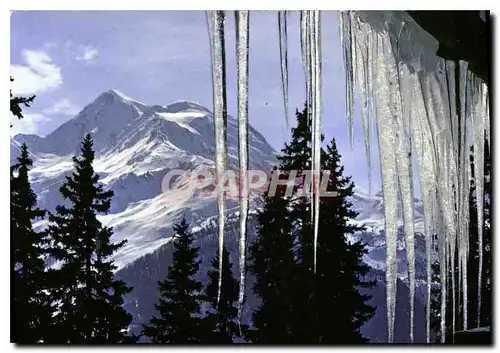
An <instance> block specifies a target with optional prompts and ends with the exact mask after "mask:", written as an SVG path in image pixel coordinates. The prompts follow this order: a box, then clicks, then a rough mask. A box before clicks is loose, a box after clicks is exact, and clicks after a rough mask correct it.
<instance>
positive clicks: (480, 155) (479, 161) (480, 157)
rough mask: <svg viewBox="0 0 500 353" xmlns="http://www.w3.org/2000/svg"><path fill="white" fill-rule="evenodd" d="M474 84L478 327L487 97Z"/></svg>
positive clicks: (478, 319)
mask: <svg viewBox="0 0 500 353" xmlns="http://www.w3.org/2000/svg"><path fill="white" fill-rule="evenodd" d="M477 80H478V79H476V80H475V82H474V88H473V89H474V91H473V95H474V96H473V99H474V100H475V104H474V113H473V119H474V180H475V185H476V204H477V232H478V251H479V269H478V275H477V291H478V292H477V327H479V326H480V317H481V294H482V293H481V292H482V286H481V285H482V267H483V226H484V225H483V222H484V221H483V212H484V210H483V206H484V125H485V124H484V120H485V109H484V107H485V106H486V95H485V94H483V89H482V87H483V86H482V84H481V83H478V82H477Z"/></svg>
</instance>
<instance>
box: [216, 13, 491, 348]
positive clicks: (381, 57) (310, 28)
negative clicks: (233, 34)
mask: <svg viewBox="0 0 500 353" xmlns="http://www.w3.org/2000/svg"><path fill="white" fill-rule="evenodd" d="M208 18H209V28H210V38H211V53H212V71H213V87H214V121H215V130H216V131H215V135H216V139H215V140H216V166H217V174H218V175H219V173H221V172H223V170H224V169H225V161H226V158H227V157H226V153H227V151H226V147H225V145H224V142H225V138H224V137H225V131H226V123H225V121H226V97H225V61H224V26H223V22H224V12H223V11H210V12H209V13H208ZM247 19H248V18H247V17H245V15H243V14H239V15H238V16H237V28H238V39H237V48H238V49H237V56H238V61H237V62H238V108H239V112H238V114H239V123H240V167H242V166H243V165H244V164H245V163H246V161H245V160H246V158H247V156H246V154H245V153H246V152H245V148H244V146H242V145H244V144H246V139H245V136H244V135H245V132H244V131H245V130H244V128H243V127H242V126H241V125H245V124H247V120H246V119H247V116H246V107H247V104H248V101H247V97H246V89H247V88H246V87H247V84H248V69H247V68H248V62H247V60H248V37H247V36H248V22H246V21H247ZM339 19H340V34H341V42H342V50H343V58H344V64H345V74H346V89H347V100H346V105H347V119H348V127H349V128H348V130H349V131H348V134H349V139H350V143H351V147H353V119H354V103H355V101H354V96H355V94H354V93H355V91H357V93H358V98H359V102H360V103H361V116H362V119H363V130H364V134H365V151H366V154H367V161H368V170H370V169H371V166H370V136H369V130H370V124H371V122H372V121H373V120H374V121H375V124H376V127H377V131H378V140H379V155H380V163H381V174H382V188H383V199H384V215H385V234H386V244H387V245H386V249H387V250H386V282H387V283H386V285H387V319H388V336H387V338H388V342H393V338H394V318H395V310H396V280H397V277H396V276H397V262H396V260H397V259H396V250H397V247H396V245H397V244H396V240H397V230H398V197H401V200H402V211H403V224H404V233H405V243H406V251H407V258H408V264H409V266H408V278H409V289H410V291H409V300H410V310H411V312H410V323H409V327H410V339H411V340H413V317H414V313H413V309H414V297H415V252H414V241H415V240H414V224H413V218H414V215H413V214H414V209H413V184H412V183H413V175H412V152H413V153H415V154H416V160H417V162H418V165H419V180H420V186H421V194H422V202H423V208H424V222H425V233H426V234H425V237H426V251H427V255H426V258H427V268H426V271H427V283H428V288H427V300H426V307H427V308H426V309H427V315H426V326H427V327H426V332H427V342H429V337H430V329H429V325H430V322H429V320H430V316H429V309H430V282H431V281H430V280H431V267H430V263H431V260H432V257H431V252H432V247H433V237H434V235H435V234H437V243H438V244H437V245H438V256H439V264H440V281H441V323H440V326H441V340H442V341H443V342H444V340H445V329H446V315H445V312H446V296H447V295H449V294H448V293H447V288H446V284H447V282H448V281H449V280H451V284H452V286H453V287H454V286H455V285H456V283H455V282H456V278H455V275H454V271H451V273H452V276H451V278H448V275H447V274H448V270H449V268H448V266H451V267H454V266H455V263H454V262H455V253H456V252H458V264H457V265H458V267H459V278H458V285H459V287H461V288H459V289H461V290H462V291H461V298H460V299H461V300H462V302H463V303H462V305H461V307H462V313H463V316H464V320H463V328H464V329H466V328H467V319H466V318H467V266H466V265H467V256H468V251H469V248H468V224H469V218H468V217H469V204H468V200H469V191H470V190H469V182H470V177H471V170H470V163H469V147H470V145H471V143H473V145H474V161H475V162H474V166H475V167H474V168H475V169H474V172H475V181H476V190H477V198H478V200H483V198H484V180H483V178H484V168H483V163H484V139H485V137H486V139H487V141H488V142H489V139H490V133H489V126H490V125H489V116H488V115H489V107H488V87H487V85H486V84H485V83H484V82H482V81H481V80H480V79H479V78H476V77H475V76H474V74H473V73H472V72H470V71H469V70H468V68H467V63H465V62H453V61H447V60H444V59H442V58H440V57H438V56H437V55H436V52H437V49H438V42H437V40H436V39H435V38H433V37H432V36H431V35H430V34H429V33H427V32H426V31H425V30H423V29H422V28H421V27H420V26H419V25H418V24H417V23H416V22H415V21H414V20H413V19H412V18H411V17H410V16H409V15H408V14H407V13H406V12H402V11H346V12H341V13H340V18H339ZM320 27H321V26H320V12H319V11H300V40H301V52H302V53H301V54H302V59H303V65H304V72H305V77H306V80H305V82H306V100H307V107H308V118H309V119H310V121H311V125H312V169H313V171H314V172H315V173H314V174H313V175H315V174H316V172H317V171H319V167H320V159H319V155H320V153H319V150H320V133H321V125H320V124H321V119H320V116H321V45H320V37H321V33H320ZM245 28H246V29H247V31H246V32H245V31H244V29H245ZM278 31H279V38H280V61H281V75H282V88H283V96H284V97H283V98H284V104H285V114H286V115H287V117H286V119H288V81H287V79H288V74H287V71H288V65H287V55H288V54H287V30H286V14H285V13H283V12H280V13H279V14H278ZM485 130H486V132H485ZM317 175H319V173H318V174H317ZM369 178H370V180H371V175H370V174H369ZM315 182H316V181H315ZM318 182H319V180H318ZM370 184H371V182H370ZM316 186H317V185H316V184H315V187H314V188H313V191H315V190H317V188H316ZM312 196H313V198H312V205H311V206H312V207H311V216H312V217H313V219H314V222H313V223H314V243H315V245H316V241H317V224H318V214H319V199H318V197H317V195H315V193H314V192H313V195H312ZM242 202H243V203H245V202H247V200H242ZM241 207H242V208H241V209H242V210H243V211H244V210H245V206H244V205H242V206H241ZM218 209H219V246H220V248H222V245H223V234H224V199H223V195H222V194H220V195H219V197H218ZM477 211H478V232H479V243H480V244H479V245H480V251H479V257H480V268H479V273H478V287H479V289H480V288H481V284H482V283H481V281H482V270H481V266H482V260H483V255H482V223H483V205H482V202H478V207H477ZM245 214H246V213H245V212H241V213H240V215H241V217H242V218H245ZM241 222H242V223H241V224H242V225H243V224H244V220H243V219H242V220H241ZM244 232H245V230H244V227H242V230H241V236H240V240H242V243H240V246H241V248H240V251H241V253H240V256H241V257H240V270H242V268H243V267H244V266H242V265H244V261H245V259H244V241H243V239H244V237H245V236H244ZM314 252H315V253H314V255H316V246H314ZM314 258H315V257H314ZM221 264H222V263H221ZM314 266H316V258H315V260H314ZM242 271H243V270H242ZM242 276H244V274H243V272H242ZM242 278H243V277H242ZM219 285H220V279H219ZM241 285H242V286H243V285H244V283H243V282H242V283H241ZM241 288H242V287H241ZM241 288H240V310H241V295H242V294H241ZM479 293H480V292H479ZM219 294H220V288H219ZM451 296H452V301H453V304H452V305H453V307H454V308H455V306H456V305H457V304H458V303H457V302H458V301H459V300H460V299H457V298H456V296H455V292H454V291H453V294H452V295H451ZM480 304H481V296H480V295H479V296H478V305H479V306H480ZM459 307H460V305H459ZM478 315H479V314H478ZM452 320H453V322H452V326H453V329H454V330H455V329H456V327H455V320H456V318H455V314H454V315H453V318H452Z"/></svg>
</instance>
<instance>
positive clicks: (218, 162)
mask: <svg viewBox="0 0 500 353" xmlns="http://www.w3.org/2000/svg"><path fill="white" fill-rule="evenodd" d="M208 19H209V30H210V42H211V48H210V49H211V52H212V55H211V57H212V86H213V96H214V113H213V114H214V129H215V173H216V178H217V182H219V181H220V180H222V178H223V177H224V173H225V170H226V160H227V146H226V129H227V99H226V58H225V57H226V54H225V48H224V20H225V15H224V11H209V12H208ZM218 189H219V190H218V192H217V213H218V219H219V225H218V237H219V286H218V290H217V305H218V304H219V300H220V293H221V287H222V253H223V248H224V225H225V202H224V192H223V188H222V187H219V188H218Z"/></svg>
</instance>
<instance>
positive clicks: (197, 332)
mask: <svg viewBox="0 0 500 353" xmlns="http://www.w3.org/2000/svg"><path fill="white" fill-rule="evenodd" d="M188 228H189V224H188V223H187V222H186V220H185V219H183V220H182V222H181V223H180V224H176V225H174V232H175V238H174V239H173V244H174V253H173V259H172V264H171V265H170V266H169V268H168V274H167V277H166V278H165V280H163V281H159V282H158V286H159V291H160V299H159V300H158V303H157V304H155V308H156V310H157V311H158V314H159V316H154V317H153V318H152V319H151V320H150V322H149V324H146V325H144V326H143V329H142V334H143V335H144V336H146V337H148V338H149V339H150V341H151V342H152V343H172V344H189V343H201V342H203V341H204V340H206V339H207V331H206V328H207V325H206V321H205V320H204V319H202V318H201V315H200V303H201V301H202V299H203V297H202V294H201V290H202V288H203V286H202V283H201V282H199V281H197V280H195V279H194V276H195V275H196V273H197V272H198V270H199V266H200V265H199V261H198V260H197V257H198V248H196V247H194V246H193V235H192V234H191V232H190V231H189V229H188Z"/></svg>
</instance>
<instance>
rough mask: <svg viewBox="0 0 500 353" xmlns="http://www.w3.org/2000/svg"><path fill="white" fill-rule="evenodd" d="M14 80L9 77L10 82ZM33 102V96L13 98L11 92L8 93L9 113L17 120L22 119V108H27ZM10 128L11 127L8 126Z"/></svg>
mask: <svg viewBox="0 0 500 353" xmlns="http://www.w3.org/2000/svg"><path fill="white" fill-rule="evenodd" d="M13 81H14V79H13V78H12V77H11V78H10V82H13ZM34 100H35V96H31V97H14V95H12V90H11V91H10V112H11V113H12V115H14V116H15V117H17V118H18V119H22V118H23V109H22V106H23V105H24V106H25V107H27V108H29V107H30V105H31V103H33V101H34ZM10 127H12V125H11V126H10Z"/></svg>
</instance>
